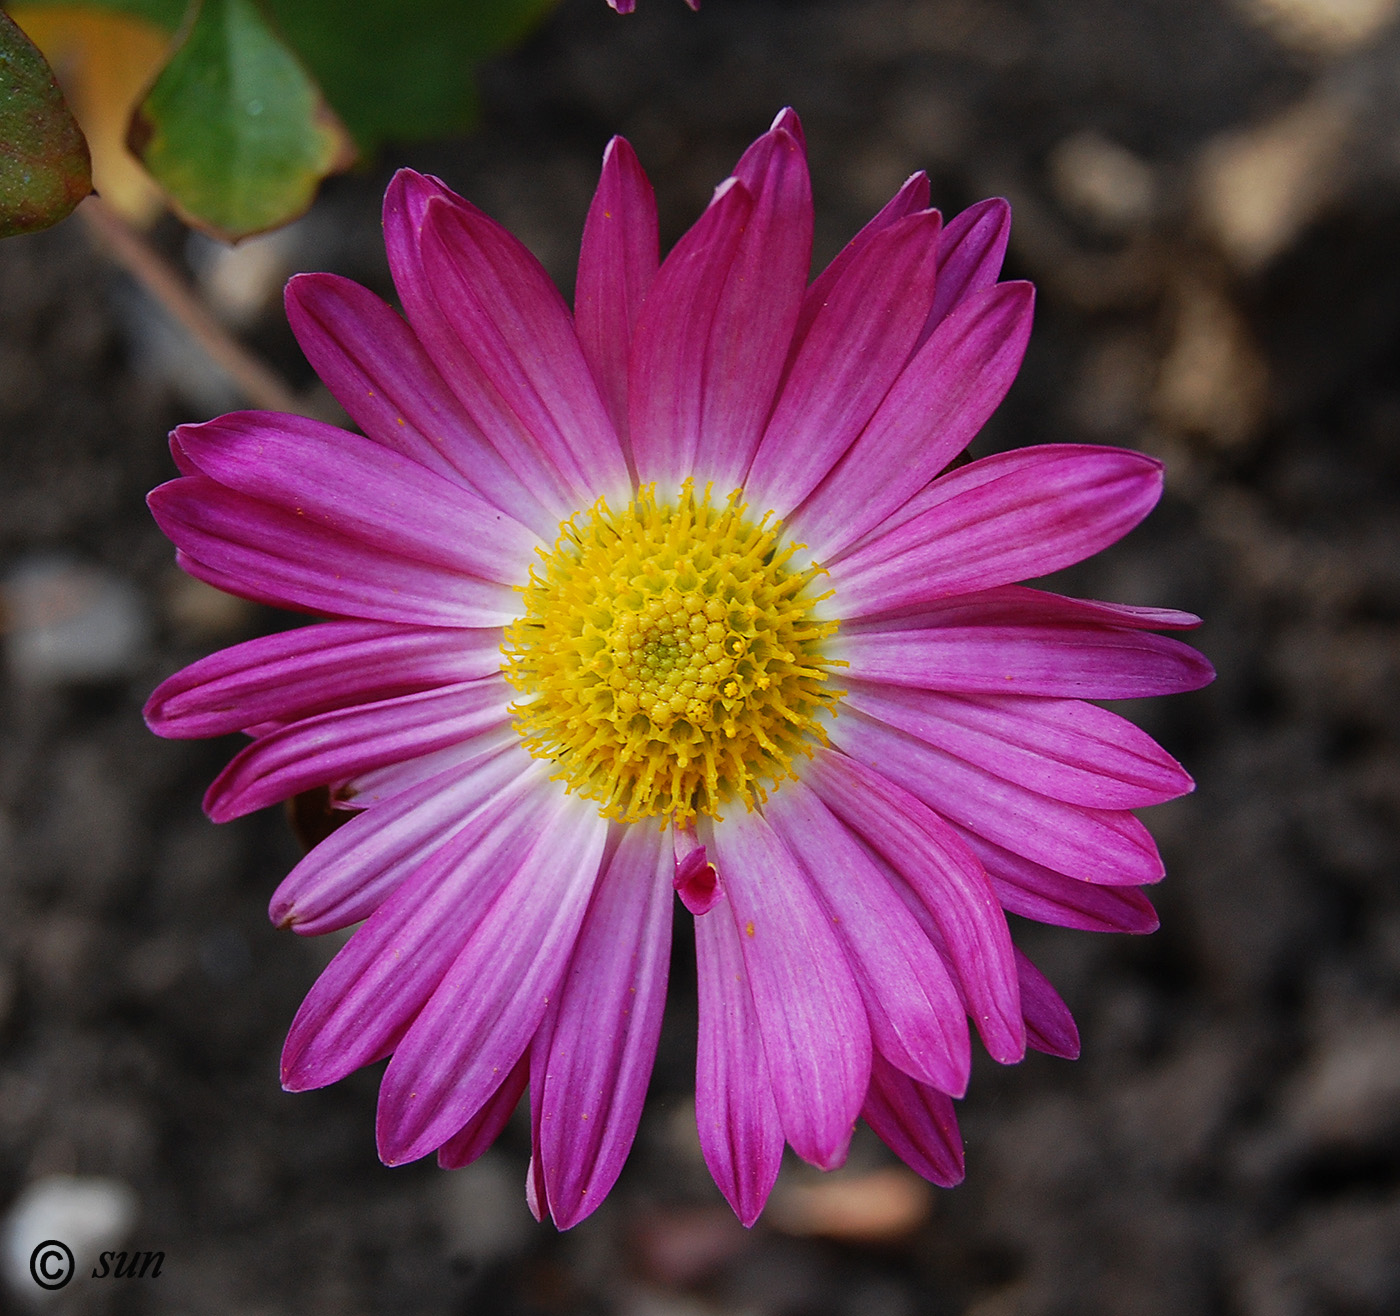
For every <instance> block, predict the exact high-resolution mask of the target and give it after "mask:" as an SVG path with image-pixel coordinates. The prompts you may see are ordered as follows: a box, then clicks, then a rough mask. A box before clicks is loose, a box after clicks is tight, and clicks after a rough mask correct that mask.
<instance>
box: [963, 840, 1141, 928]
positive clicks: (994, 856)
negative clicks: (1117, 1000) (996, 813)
mask: <svg viewBox="0 0 1400 1316" xmlns="http://www.w3.org/2000/svg"><path fill="white" fill-rule="evenodd" d="M953 830H954V831H956V832H957V833H958V835H959V836H961V837H962V839H963V840H964V841H965V842H966V843H967V846H968V848H969V849H970V850H971V851H972V852H973V853H974V854H975V855H976V856H977V857H978V858H979V859H980V860H981V861H982V865H983V867H984V868H986V870H987V876H988V877H989V878H991V880H992V889H993V890H994V891H995V892H996V893H997V899H998V900H1000V901H1001V903H1002V906H1003V908H1005V909H1007V910H1009V911H1010V912H1011V913H1012V914H1019V915H1020V916H1021V917H1022V918H1031V919H1035V920H1036V921H1037V922H1039V923H1052V924H1054V925H1055V926H1056V927H1064V928H1082V929H1083V930H1085V931H1086V932H1135V933H1143V932H1155V931H1156V930H1157V928H1158V925H1159V920H1158V918H1157V911H1156V910H1155V909H1153V908H1152V902H1151V901H1150V900H1149V899H1148V898H1147V897H1146V896H1145V895H1144V894H1143V893H1142V892H1141V891H1139V890H1138V889H1137V888H1136V887H1131V886H1099V885H1096V884H1095V883H1092V882H1083V881H1081V880H1080V879H1079V878H1077V877H1066V876H1065V874H1063V873H1057V872H1055V871H1054V869H1051V868H1046V867H1045V866H1044V865H1043V864H1038V863H1036V862H1035V860H1033V859H1027V858H1026V857H1025V856H1024V855H1018V854H1012V853H1011V851H1010V850H1006V849H1003V848H1002V847H1001V846H999V845H995V844H993V843H992V842H991V841H989V840H987V838H986V837H985V836H978V835H977V834H976V833H975V832H970V831H968V830H967V829H966V828H963V827H959V826H957V825H956V824H954V825H953Z"/></svg>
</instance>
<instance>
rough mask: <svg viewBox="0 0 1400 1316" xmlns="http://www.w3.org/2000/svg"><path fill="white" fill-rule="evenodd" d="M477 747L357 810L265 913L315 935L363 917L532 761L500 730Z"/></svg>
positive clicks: (314, 852)
mask: <svg viewBox="0 0 1400 1316" xmlns="http://www.w3.org/2000/svg"><path fill="white" fill-rule="evenodd" d="M477 743H478V744H479V749H478V752H476V753H475V754H472V755H470V756H467V757H465V758H464V759H463V761H461V762H459V763H456V764H454V765H453V766H452V767H450V768H447V769H445V770H444V771H441V772H437V773H434V774H433V775H432V776H431V777H429V778H428V779H427V780H425V781H423V782H420V783H419V785H418V786H417V787H416V788H414V789H412V790H408V791H404V792H403V793H402V794H401V795H399V796H398V797H396V798H394V799H392V800H386V801H385V802H384V803H383V804H381V805H376V806H375V807H374V808H372V809H366V810H365V811H364V812H362V813H359V814H356V815H355V817H353V818H351V819H350V821H349V822H347V823H345V824H344V825H343V826H341V827H339V828H337V829H336V830H335V831H334V832H332V833H331V834H330V836H328V837H327V838H326V839H325V840H324V841H322V842H321V843H320V844H319V845H317V846H315V847H314V848H313V849H312V850H311V851H310V852H309V853H308V854H307V855H306V857H305V858H304V859H302V861H301V862H300V863H299V864H298V865H297V866H296V867H295V868H293V869H292V871H291V872H290V873H288V874H287V876H286V877H285V878H283V879H282V883H281V885H280V886H279V887H278V888H277V890H276V891H275V892H274V893H273V896H272V901H271V904H270V906H269V908H268V915H269V917H270V918H271V919H272V921H273V922H274V923H276V924H277V925H278V926H279V927H290V928H292V929H293V930H294V931H296V932H299V933H301V934H302V935H303V936H316V935H319V934H320V933H322V932H332V931H334V930H335V929H337V928H344V927H349V926H350V925H351V924H352V923H358V922H360V921H361V920H362V919H366V918H368V917H369V916H370V915H371V914H373V913H374V911H375V910H376V909H378V908H379V906H380V905H381V904H383V903H384V901H385V900H386V899H387V898H388V897H389V896H390V895H391V894H392V893H393V892H394V891H395V890H396V889H397V888H398V886H399V884H400V883H401V882H404V881H405V880H407V879H408V878H409V877H411V876H412V875H413V873H414V872H415V871H416V870H417V869H418V867H419V866H420V865H421V864H423V863H424V862H425V861H426V860H427V859H428V858H429V856H431V855H432V854H433V852H434V851H436V850H438V849H439V848H440V847H441V846H442V845H443V843H444V842H445V841H446V840H448V839H449V838H450V837H452V836H454V835H456V834H457V832H459V831H461V829H462V828H463V827H464V826H465V825H466V824H467V823H468V822H469V821H470V819H471V818H472V816H473V815H474V814H475V813H476V811H477V810H478V809H479V808H481V807H482V806H483V805H485V804H486V803H488V802H489V801H490V800H491V799H492V798H493V796H495V795H496V793H497V792H499V791H503V790H508V789H509V788H511V787H512V785H513V784H514V783H515V782H517V781H519V780H520V779H521V778H522V777H524V776H525V775H526V774H527V771H528V769H529V768H530V764H531V763H532V762H533V760H532V759H531V758H530V757H529V755H527V754H526V753H525V751H524V750H523V749H522V748H521V746H520V742H519V739H518V737H516V736H515V734H514V732H513V731H511V730H509V729H506V730H503V731H502V732H501V733H498V734H497V735H495V736H481V737H479V738H478V742H477Z"/></svg>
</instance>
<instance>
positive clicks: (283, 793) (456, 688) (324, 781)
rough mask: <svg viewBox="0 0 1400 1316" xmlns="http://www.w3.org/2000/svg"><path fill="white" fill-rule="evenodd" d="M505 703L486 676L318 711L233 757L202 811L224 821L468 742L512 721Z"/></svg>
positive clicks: (503, 691)
mask: <svg viewBox="0 0 1400 1316" xmlns="http://www.w3.org/2000/svg"><path fill="white" fill-rule="evenodd" d="M510 698H511V695H510V687H509V686H507V685H506V683H505V681H504V680H503V679H502V678H501V677H499V676H486V677H482V678H481V679H480V680H479V681H465V682H462V683H461V684H459V685H453V686H443V687H440V688H438V689H435V690H424V691H420V692H419V693H417V694H412V695H398V696H395V697H394V698H391V699H380V700H377V701H376V702H374V703H372V704H359V705H356V706H355V707H352V708H344V709H334V710H332V711H331V712H329V713H318V714H316V716H314V717H309V718H305V719H303V720H302V721H300V722H293V723H291V724H290V725H289V726H286V727H283V728H282V729H281V730H278V731H273V732H271V733H270V734H268V735H266V736H263V737H262V738H261V739H259V740H255V741H254V742H253V743H252V744H251V745H249V746H247V747H246V748H245V749H243V750H242V751H241V752H240V753H238V754H237V755H235V756H234V758H233V760H232V761H231V762H230V763H229V765H228V767H226V768H225V769H224V770H223V771H222V772H221V773H220V774H219V775H218V777H216V778H215V779H214V784H213V785H212V786H210V787H209V791H208V793H207V794H206V795H205V797H204V808H205V810H206V812H207V813H208V814H209V816H210V817H211V818H212V819H213V820H214V821H215V822H227V821H228V820H229V819H230V818H240V817H242V816H243V815H244V814H245V813H251V812H252V811H253V810H254V809H262V808H265V807H266V806H267V805H269V804H276V803H277V802H278V801H279V800H285V799H287V798H288V797H289V796H292V795H296V794H298V793H300V792H301V791H305V790H311V789H312V788H313V787H316V786H327V785H329V784H330V783H331V782H334V781H341V780H343V779H345V778H346V777H353V776H355V775H356V773H359V772H366V771H368V770H369V769H370V768H373V767H377V766H379V765H381V764H384V763H395V762H398V761H400V760H402V759H410V758H414V757H416V756H417V755H419V754H428V753H431V752H432V751H433V750H436V749H442V748H443V747H445V746H447V745H453V744H456V743H458V742H459V741H464V740H470V739H471V738H472V737H473V736H477V735H480V734H481V733H482V732H484V731H489V730H491V729H493V728H495V727H499V726H503V725H506V724H507V723H508V722H509V720H510V712H509V709H508V705H509V703H510Z"/></svg>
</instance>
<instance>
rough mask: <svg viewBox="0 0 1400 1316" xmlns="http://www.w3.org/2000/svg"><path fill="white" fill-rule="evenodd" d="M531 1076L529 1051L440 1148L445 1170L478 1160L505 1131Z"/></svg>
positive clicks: (439, 1160)
mask: <svg viewBox="0 0 1400 1316" xmlns="http://www.w3.org/2000/svg"><path fill="white" fill-rule="evenodd" d="M529 1080H530V1064H529V1055H528V1053H527V1054H526V1055H523V1056H521V1057H520V1059H519V1060H517V1061H516V1062H515V1068H514V1069H512V1070H511V1071H510V1073H509V1074H508V1075H507V1076H506V1080H505V1082H504V1083H502V1084H501V1086H500V1087H498V1088H497V1089H496V1091H495V1093H494V1094H493V1095H492V1096H490V1097H488V1098H487V1099H486V1104H485V1105H484V1106H482V1108H481V1109H480V1110H479V1111H477V1112H476V1114H475V1115H473V1116H472V1117H471V1119H469V1120H468V1121H467V1122H466V1124H465V1125H464V1126H463V1127H462V1128H460V1129H458V1130H457V1132H456V1133H454V1134H453V1135H452V1136H451V1137H450V1138H449V1139H448V1140H447V1141H446V1142H445V1143H443V1144H442V1146H441V1147H439V1148H438V1157H437V1159H438V1164H439V1165H440V1166H441V1167H442V1168H443V1169H444V1170H460V1169H462V1168H463V1167H464V1166H467V1165H470V1164H471V1163H472V1162H473V1161H474V1160H476V1159H477V1157H479V1156H480V1155H481V1154H482V1153H483V1152H484V1151H485V1150H486V1149H487V1148H488V1147H490V1146H491V1144H492V1143H493V1142H495V1141H496V1139H497V1138H499V1137H500V1136H501V1134H502V1133H503V1132H504V1131H505V1127H506V1125H507V1124H509V1123H510V1117H511V1116H512V1115H514V1114H515V1108H516V1107H517V1106H518V1105H519V1104H520V1098H521V1097H522V1096H523V1095H524V1093H525V1085H526V1084H527V1083H528V1082H529Z"/></svg>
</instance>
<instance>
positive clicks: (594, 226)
mask: <svg viewBox="0 0 1400 1316" xmlns="http://www.w3.org/2000/svg"><path fill="white" fill-rule="evenodd" d="M657 260H658V257H657V224H656V197H655V195H654V194H653V192H652V190H651V184H650V183H649V182H648V181H647V176H646V174H645V173H644V172H643V170H642V166H641V164H640V163H639V162H638V160H637V153H636V152H635V151H634V150H633V149H632V147H631V145H630V144H629V143H628V142H627V140H626V138H623V137H614V138H613V139H612V141H610V142H609V143H608V149H607V150H606V151H605V152H604V153H603V174H602V177H601V178H599V180H598V190H597V191H596V192H595V193H594V194H593V204H592V205H591V206H589V208H588V219H587V220H586V221H585V223H584V226H583V245H582V246H581V247H580V248H579V257H578V282H577V285H576V287H575V291H574V323H575V326H576V327H577V330H578V341H579V346H580V347H582V348H583V355H584V357H585V358H586V359H587V361H588V364H589V366H590V367H591V368H592V370H593V377H594V378H595V379H596V380H597V381H598V388H599V390H600V391H601V393H602V395H603V401H604V403H605V404H606V405H607V408H608V414H609V416H610V417H611V418H612V422H613V427H614V428H615V429H616V430H617V432H618V434H620V435H624V436H625V435H626V433H627V363H628V361H629V359H630V357H631V354H632V332H633V330H634V329H636V327H637V317H638V316H639V315H640V314H641V308H642V303H643V302H644V301H645V300H646V296H647V293H648V291H649V290H650V288H651V285H652V281H653V280H654V279H655V278H656V267H657Z"/></svg>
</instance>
